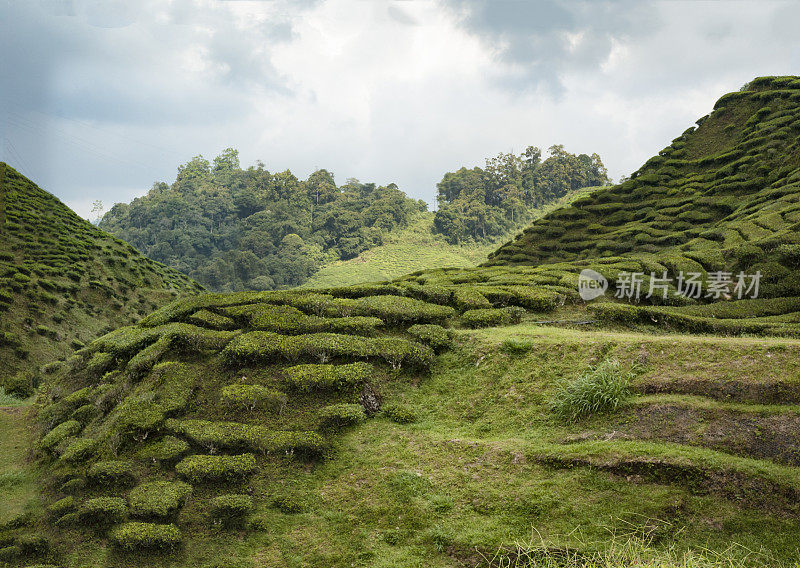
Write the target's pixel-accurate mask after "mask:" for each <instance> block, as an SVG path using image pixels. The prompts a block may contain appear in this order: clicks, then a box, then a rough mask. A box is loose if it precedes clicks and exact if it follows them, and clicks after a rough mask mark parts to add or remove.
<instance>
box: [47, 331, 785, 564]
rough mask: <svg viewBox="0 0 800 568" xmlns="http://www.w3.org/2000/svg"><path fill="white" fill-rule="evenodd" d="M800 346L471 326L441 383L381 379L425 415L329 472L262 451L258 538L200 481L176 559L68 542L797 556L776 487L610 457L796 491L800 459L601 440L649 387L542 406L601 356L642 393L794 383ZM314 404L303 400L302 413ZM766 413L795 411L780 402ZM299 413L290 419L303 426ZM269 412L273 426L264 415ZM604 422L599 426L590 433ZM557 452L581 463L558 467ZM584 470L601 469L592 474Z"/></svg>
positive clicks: (453, 555)
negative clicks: (631, 548)
mask: <svg viewBox="0 0 800 568" xmlns="http://www.w3.org/2000/svg"><path fill="white" fill-rule="evenodd" d="M508 339H513V340H515V341H516V342H517V343H518V344H519V343H526V342H527V343H528V351H527V352H525V353H519V352H518V353H516V354H515V355H509V354H507V353H506V352H504V347H503V346H504V342H505V341H506V340H508ZM678 345H679V346H680V351H677V350H676V346H678ZM554 353H558V355H559V356H558V357H554V356H553V354H554ZM643 354H644V355H643ZM798 355H800V341H797V340H792V339H782V338H715V337H710V336H691V335H673V334H670V335H653V334H639V333H633V332H630V331H624V330H620V331H617V332H609V331H607V330H603V329H596V330H588V331H587V330H584V329H583V328H569V327H568V328H556V327H546V326H540V325H535V324H531V323H524V322H523V323H522V324H520V325H517V326H513V327H504V328H487V329H483V330H474V331H472V330H462V331H459V332H458V336H457V340H456V346H455V347H454V349H452V350H451V351H450V352H448V353H446V354H445V355H443V356H441V357H440V358H439V359H438V361H437V363H436V364H435V365H434V367H433V368H432V371H431V373H430V376H427V377H424V378H422V379H421V380H420V379H419V378H417V377H415V376H413V375H411V376H409V375H408V374H405V373H401V374H393V373H391V372H389V373H388V374H384V373H386V372H385V371H381V372H380V376H379V377H376V378H375V384H376V385H380V388H381V392H382V394H383V395H384V397H385V399H386V400H391V401H394V402H401V403H403V404H405V405H407V406H408V407H410V408H412V409H413V410H414V411H415V412H416V413H417V415H418V420H417V421H416V422H415V423H412V424H407V425H400V424H396V423H393V422H391V421H390V420H388V419H386V418H385V417H381V416H377V417H375V418H371V419H369V420H368V421H367V422H366V423H365V424H363V425H361V426H357V427H355V428H352V429H350V430H349V431H347V432H346V433H344V434H342V435H339V436H333V437H331V438H330V439H331V443H332V444H333V452H332V454H331V456H332V457H331V459H328V460H325V461H323V462H320V463H319V464H318V465H314V466H309V465H306V464H304V463H303V462H296V461H286V460H283V459H280V458H272V459H269V458H267V459H266V460H265V461H263V462H262V464H261V467H262V469H261V472H260V473H259V474H257V475H256V476H254V477H253V478H251V479H250V480H249V481H248V483H247V485H248V486H249V487H250V488H252V490H253V494H254V495H255V497H256V511H255V513H254V514H253V516H252V517H251V530H249V531H247V532H246V533H241V532H238V531H234V532H230V531H224V530H220V529H218V528H209V525H208V521H207V520H206V519H205V513H204V502H206V501H207V499H209V498H210V497H211V496H213V495H215V494H218V493H220V492H224V491H226V490H231V489H233V488H236V486H235V485H233V486H230V485H229V486H227V488H226V487H225V486H210V487H206V486H199V487H196V488H195V492H194V493H193V495H192V497H190V499H189V501H188V502H187V505H186V507H185V508H184V511H183V513H182V514H181V516H180V519H179V521H180V523H181V526H184V527H192V528H191V530H185V531H184V535H185V537H184V548H183V549H182V551H181V552H179V553H174V554H172V555H167V556H163V555H155V556H153V555H145V556H136V557H120V556H119V555H118V554H116V553H113V552H112V551H111V550H110V549H109V548H106V547H101V548H98V541H97V540H95V539H94V538H93V537H91V535H86V534H85V533H83V532H74V531H72V532H70V533H68V534H69V544H62V546H65V549H66V550H65V551H68V552H67V557H66V558H67V565H69V566H88V565H92V563H103V562H106V563H107V562H114V561H116V562H118V561H120V560H121V559H122V558H124V559H125V561H126V562H128V563H129V565H135V566H145V565H148V566H150V565H175V566H179V565H180V566H186V565H193V566H217V565H219V562H220V561H221V559H223V558H225V559H235V561H234V564H231V565H235V566H255V565H259V566H398V567H399V566H442V567H444V566H448V567H455V566H464V565H466V566H477V565H483V564H482V563H483V561H484V557H487V558H489V557H491V556H492V554H493V553H494V552H496V550H497V549H498V548H501V547H508V546H510V545H512V544H513V543H514V542H522V541H527V540H529V539H530V538H531V535H532V534H534V533H533V531H538V533H540V534H541V536H542V537H543V538H544V539H545V540H546V542H547V543H548V544H549V545H551V546H556V547H569V548H572V547H575V548H578V549H580V550H583V551H591V550H596V549H603V548H604V547H606V546H607V545H608V542H609V535H610V534H612V533H613V534H616V535H617V537H618V539H622V540H626V539H628V538H630V537H634V540H635V542H637V543H638V545H637V546H643V543H650V544H649V545H648V547H649V551H648V552H646V554H653V555H655V554H659V553H660V552H659V551H662V552H663V551H664V550H669V549H670V548H675V549H676V550H677V551H684V550H688V549H694V550H695V553H697V554H701V552H699V551H703V550H704V549H710V550H711V551H717V552H719V551H725V550H726V549H727V548H728V547H729V546H730V544H731V543H733V542H735V543H738V545H740V546H742V547H746V548H747V549H748V550H752V551H756V552H757V554H755V555H752V556H751V557H750V558H749V560H748V561H747V562H744V564H743V565H753V566H755V565H759V564H758V561H761V560H763V561H764V563H765V564H766V565H772V566H777V565H779V563H780V562H784V561H788V560H790V559H792V558H794V555H795V554H796V552H797V549H798V546H800V537H798V535H800V521H799V520H798V519H797V516H796V503H783V504H782V505H781V506H785V507H786V509H785V510H781V509H780V508H779V499H778V498H777V497H776V498H774V507H775V508H776V510H771V506H765V505H764V504H763V503H759V502H758V501H757V499H755V497H757V495H755V494H756V493H757V489H751V490H750V491H749V492H748V491H746V490H744V491H743V492H742V494H741V495H739V496H738V497H731V496H725V495H721V494H719V492H718V491H717V490H711V491H709V490H707V489H706V488H704V487H701V486H693V485H692V484H691V483H689V484H688V485H687V484H684V483H682V482H680V481H679V480H678V479H677V477H676V482H675V483H669V482H668V481H666V480H665V479H663V478H660V477H658V473H659V463H660V462H659V463H656V465H654V466H653V468H652V469H653V478H652V479H651V478H648V476H647V475H645V474H642V473H641V472H639V473H636V474H631V473H628V472H621V471H618V470H617V469H616V466H618V465H619V464H621V463H625V460H631V461H633V462H635V461H636V460H637V459H645V460H648V461H652V460H653V459H654V458H656V457H657V458H658V459H659V460H663V461H664V462H669V463H677V464H679V465H684V466H686V465H689V464H694V465H698V466H702V467H703V468H705V469H706V470H708V471H712V472H724V471H737V472H744V475H746V476H747V477H748V479H754V480H760V482H763V481H764V480H767V481H769V480H777V481H778V482H780V483H782V484H784V485H790V486H798V487H800V482H798V481H797V479H800V477H798V473H800V469H798V468H796V467H787V466H783V465H779V464H776V463H773V462H771V461H769V460H754V459H750V458H749V457H748V456H747V455H746V453H742V454H741V455H737V454H736V453H733V452H728V453H723V452H719V451H715V450H711V449H706V448H704V447H702V446H694V445H680V444H675V443H673V442H669V441H659V440H652V439H647V438H644V439H636V438H624V439H620V440H616V439H614V438H613V437H612V438H610V439H609V438H608V437H607V436H605V433H606V432H605V431H603V430H602V429H603V427H604V426H608V427H609V428H610V427H612V425H613V427H614V428H617V429H619V428H620V427H622V428H625V427H626V426H625V424H626V421H625V420H622V426H620V424H619V421H618V418H624V417H625V416H630V415H631V413H630V410H629V408H633V407H634V406H642V405H650V406H655V405H656V404H658V400H654V399H653V397H652V396H650V397H648V396H641V397H637V398H636V399H634V400H633V401H632V403H631V405H632V406H630V407H628V408H626V409H623V410H622V411H620V412H619V413H618V414H616V415H613V414H612V415H608V416H603V417H599V418H595V419H591V420H586V421H583V422H579V423H577V424H573V425H567V424H563V423H561V422H559V421H557V420H555V419H554V418H553V416H552V414H551V413H550V412H549V410H548V407H547V403H548V399H549V396H550V394H551V392H552V389H553V387H554V385H555V384H556V383H557V382H558V381H559V380H561V379H563V378H565V377H566V378H571V377H575V376H577V375H578V374H579V373H580V372H582V371H583V370H584V369H586V368H587V367H588V366H589V365H591V364H593V363H595V362H596V361H597V360H598V359H599V358H605V357H616V358H618V359H620V360H621V361H623V362H624V363H625V364H629V363H632V362H634V361H636V362H639V364H643V365H644V372H643V373H642V374H641V375H640V376H639V377H638V378H637V384H638V385H644V384H647V383H648V382H651V381H653V380H656V379H659V380H660V379H663V378H665V377H668V378H669V379H670V380H671V381H674V382H675V383H676V384H677V383H679V382H680V381H681V380H682V379H684V378H686V377H695V376H696V374H697V370H698V369H702V370H703V371H704V372H707V371H708V370H709V369H715V368H717V369H719V371H720V373H721V374H720V377H719V378H720V380H726V377H731V379H730V380H733V379H734V378H736V377H738V378H740V379H742V380H756V379H755V377H762V376H763V377H766V378H768V377H770V376H773V375H775V374H781V373H784V374H788V375H789V376H791V377H794V379H792V380H793V381H796V382H800V378H798V377H797V375H796V373H797V361H798ZM737 359H738V360H741V361H743V362H744V363H743V364H744V365H746V369H744V370H745V371H746V373H744V374H737V373H736V372H735V370H734V369H730V368H727V367H725V366H724V365H723V363H724V362H726V361H727V362H730V361H731V360H737ZM642 361H644V363H642ZM212 368H213V369H215V370H214V371H211V369H212ZM205 369H206V372H213V374H215V375H217V379H216V380H215V381H214V383H215V384H226V383H228V382H232V381H235V380H236V378H237V377H239V376H240V375H242V374H245V375H250V371H248V369H247V368H245V369H243V370H241V371H234V372H231V371H225V370H224V369H222V368H217V367H215V366H212V367H205ZM724 373H727V375H725V374H724ZM262 380H264V379H262ZM203 390H204V391H206V392H207V391H209V390H210V391H211V392H213V387H210V385H208V384H206V385H205V386H204V387H203ZM453 393H458V396H453ZM198 397H199V398H201V399H202V398H203V397H204V395H202V394H199V395H198ZM334 398H336V397H334ZM707 401H708V404H721V403H718V402H716V401H714V400H713V399H711V398H708V399H707ZM320 403H321V402H319V401H316V400H315V399H313V398H312V399H308V400H306V402H300V401H299V400H298V399H296V398H294V402H293V405H294V404H300V406H303V405H308V404H310V405H311V406H312V407H314V406H316V405H319V404H320ZM211 408H212V407H206V409H205V410H204V411H203V412H202V414H201V416H202V417H203V418H212V419H213V418H220V419H221V418H225V416H224V415H223V414H220V410H219V409H217V410H212V411H211V412H209V410H210V409H211ZM755 408H756V410H757V411H759V412H763V411H764V409H765V408H766V409H768V410H771V411H775V412H784V410H783V409H782V407H775V406H774V405H759V406H756V407H755ZM294 412H295V411H292V412H290V414H289V415H287V416H285V417H284V418H283V420H284V421H292V420H295V419H297V416H296V415H295V414H294ZM293 417H294V418H293ZM242 418H243V417H241V416H239V417H238V418H235V419H238V420H242ZM227 419H232V418H230V417H228V418H227ZM261 421H266V422H267V423H269V421H270V419H269V418H267V417H263V416H262V417H261ZM628 427H630V424H628ZM598 432H601V433H602V434H603V435H602V436H601V437H600V439H599V440H595V438H594V437H593V436H595V435H596V434H597V433H598ZM617 432H619V430H617ZM586 436H590V437H588V438H587V437H586ZM729 436H730V437H732V438H735V437H736V433H729ZM574 440H580V441H579V442H575V441H574ZM546 458H559V459H563V458H569V459H574V460H575V463H573V464H570V465H569V466H567V465H558V464H554V463H552V462H549V461H547V459H546ZM581 460H585V465H584V464H583V462H581ZM589 463H594V464H596V465H595V467H587V465H589ZM562 468H563V469H562ZM276 495H277V496H281V497H286V496H290V497H291V498H293V499H295V500H296V501H297V502H299V503H301V504H302V505H301V511H300V512H297V513H291V514H289V513H286V512H283V511H282V510H281V509H280V508H277V507H275V506H274V505H272V502H273V498H274V497H275V496H276ZM753 499H755V500H753ZM252 527H255V528H252ZM576 529H578V530H577V531H576ZM48 532H50V531H49V530H48ZM234 535H235V536H236V538H232V537H233V536H234ZM101 542H102V541H101ZM737 554H740V555H742V556H743V555H744V554H745V549H744V548H743V549H741V550H739V551H738V552H737V551H733V552H729V556H732V557H736V556H737ZM660 565H661V564H660ZM734 565H735V564H734Z"/></svg>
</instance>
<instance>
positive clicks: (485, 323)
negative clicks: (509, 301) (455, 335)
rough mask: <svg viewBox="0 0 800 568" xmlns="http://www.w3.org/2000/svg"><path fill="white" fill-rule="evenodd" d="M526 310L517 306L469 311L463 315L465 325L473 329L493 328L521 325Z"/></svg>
mask: <svg viewBox="0 0 800 568" xmlns="http://www.w3.org/2000/svg"><path fill="white" fill-rule="evenodd" d="M523 314H525V310H524V309H523V308H520V307H517V306H511V307H508V308H492V309H488V310H467V311H466V312H464V313H463V314H461V320H462V321H463V322H464V325H466V326H468V327H472V328H477V327H493V326H497V325H508V324H512V323H519V321H520V320H521V319H522V316H523Z"/></svg>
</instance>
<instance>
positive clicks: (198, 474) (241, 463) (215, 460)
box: [175, 454, 257, 483]
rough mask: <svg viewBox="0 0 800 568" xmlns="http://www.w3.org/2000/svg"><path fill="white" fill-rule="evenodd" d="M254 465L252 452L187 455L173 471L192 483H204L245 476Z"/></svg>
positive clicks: (254, 468)
mask: <svg viewBox="0 0 800 568" xmlns="http://www.w3.org/2000/svg"><path fill="white" fill-rule="evenodd" d="M256 467H257V465H256V458H255V456H254V455H253V454H241V455H235V456H189V457H186V458H183V459H182V460H181V461H180V462H179V463H178V465H176V466H175V471H176V472H177V473H178V475H180V476H181V477H184V478H186V479H188V480H189V481H191V482H192V483H206V482H215V481H230V480H236V479H240V478H243V477H247V476H248V475H250V474H251V473H253V472H254V471H255V470H256Z"/></svg>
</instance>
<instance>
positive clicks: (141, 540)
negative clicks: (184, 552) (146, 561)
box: [110, 522, 181, 551]
mask: <svg viewBox="0 0 800 568" xmlns="http://www.w3.org/2000/svg"><path fill="white" fill-rule="evenodd" d="M110 537H111V542H112V543H113V544H114V545H115V546H117V547H118V548H121V549H123V550H128V551H136V550H142V549H143V550H153V549H172V548H176V547H178V546H179V545H180V543H181V531H180V529H179V528H178V527H176V526H175V525H173V524H167V525H161V524H155V523H140V522H131V523H125V524H122V525H120V526H118V527H116V528H115V529H114V530H113V531H111V535H110Z"/></svg>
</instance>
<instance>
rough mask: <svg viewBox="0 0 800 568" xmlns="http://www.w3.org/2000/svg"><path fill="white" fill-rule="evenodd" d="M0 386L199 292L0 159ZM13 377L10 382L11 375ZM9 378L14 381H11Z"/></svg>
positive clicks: (18, 385) (20, 384)
mask: <svg viewBox="0 0 800 568" xmlns="http://www.w3.org/2000/svg"><path fill="white" fill-rule="evenodd" d="M0 210H2V213H0V313H1V314H2V318H0V368H2V374H0V386H3V385H5V386H6V387H8V388H9V389H10V390H13V391H15V392H16V391H19V394H24V391H27V390H28V389H29V388H30V385H29V384H28V381H29V378H26V377H21V378H19V379H18V380H14V381H12V380H11V377H12V376H13V375H14V374H15V372H17V371H20V370H24V371H33V370H34V369H37V368H38V366H39V365H41V364H43V363H49V362H51V361H53V360H55V359H58V358H62V357H66V355H67V354H69V353H71V352H72V351H73V350H74V349H75V348H76V347H80V346H82V344H83V342H86V341H88V340H91V339H94V338H95V337H97V336H98V335H99V334H101V333H104V332H107V331H109V330H111V329H114V328H115V327H118V326H120V325H126V324H130V323H132V322H133V321H135V320H136V319H138V318H139V317H141V316H142V315H145V314H147V313H148V312H150V311H152V310H153V309H155V308H156V307H157V306H159V305H163V303H164V302H165V301H169V300H171V299H174V297H176V296H178V295H182V294H186V293H190V294H194V293H197V292H198V291H199V289H200V288H199V287H198V285H197V284H195V283H194V282H192V281H191V280H189V279H188V278H187V277H185V276H184V275H182V274H180V273H179V272H176V271H175V270H172V269H169V268H167V267H165V266H162V265H160V264H158V263H156V262H153V261H151V260H150V259H148V258H145V257H143V256H142V255H140V254H139V253H138V252H137V251H136V250H134V249H133V248H132V247H131V246H130V245H128V244H127V243H124V242H122V241H120V240H119V239H117V238H115V237H112V236H111V235H109V234H107V233H105V232H103V231H101V230H99V229H97V228H95V227H94V226H93V225H91V224H90V223H88V222H87V221H85V220H83V219H81V218H80V217H78V215H76V214H75V213H74V212H72V211H71V210H70V209H69V208H68V207H66V206H65V205H64V204H63V203H61V202H60V201H59V200H58V199H56V198H55V197H54V196H52V195H51V194H49V193H47V192H46V191H43V190H41V189H39V188H38V187H37V186H36V185H35V184H34V183H33V182H31V181H30V180H28V179H26V178H25V177H23V176H22V175H20V174H19V173H18V172H17V171H16V170H14V169H13V168H12V167H10V166H8V165H6V164H3V163H0ZM9 381H11V382H9ZM12 382H13V384H11V383H12Z"/></svg>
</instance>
